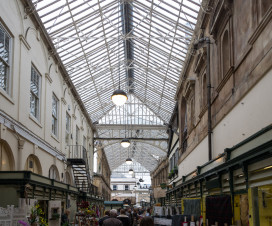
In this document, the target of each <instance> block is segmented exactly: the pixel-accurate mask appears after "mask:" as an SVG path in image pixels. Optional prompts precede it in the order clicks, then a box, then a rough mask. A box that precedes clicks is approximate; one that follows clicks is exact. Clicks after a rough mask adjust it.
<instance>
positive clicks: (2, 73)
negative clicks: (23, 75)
mask: <svg viewBox="0 0 272 226" xmlns="http://www.w3.org/2000/svg"><path fill="white" fill-rule="evenodd" d="M7 74H8V72H7V67H6V66H5V65H4V64H3V63H2V62H1V61H0V87H1V88H2V89H3V90H5V91H7V85H8V80H7Z"/></svg>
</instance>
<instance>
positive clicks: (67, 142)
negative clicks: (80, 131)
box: [65, 111, 71, 144]
mask: <svg viewBox="0 0 272 226" xmlns="http://www.w3.org/2000/svg"><path fill="white" fill-rule="evenodd" d="M67 119H69V120H67ZM67 121H68V122H69V125H68V127H69V129H68V130H67ZM70 134H71V116H70V114H69V113H68V112H67V111H66V115H65V143H66V144H69V141H70Z"/></svg>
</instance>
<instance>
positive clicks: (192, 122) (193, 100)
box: [190, 96, 195, 128]
mask: <svg viewBox="0 0 272 226" xmlns="http://www.w3.org/2000/svg"><path fill="white" fill-rule="evenodd" d="M190 108H191V109H190V118H191V123H190V124H191V128H193V127H194V124H195V98H194V96H193V97H192V99H191V102H190Z"/></svg>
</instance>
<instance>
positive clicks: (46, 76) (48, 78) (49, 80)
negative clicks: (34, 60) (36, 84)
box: [45, 73, 53, 84]
mask: <svg viewBox="0 0 272 226" xmlns="http://www.w3.org/2000/svg"><path fill="white" fill-rule="evenodd" d="M45 78H46V79H47V80H48V82H49V83H50V84H51V83H52V82H53V80H52V78H51V76H50V75H49V74H48V73H45Z"/></svg>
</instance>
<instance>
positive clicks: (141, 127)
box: [95, 124, 167, 131]
mask: <svg viewBox="0 0 272 226" xmlns="http://www.w3.org/2000/svg"><path fill="white" fill-rule="evenodd" d="M124 126H125V125H120V124H115V125H108V124H107V125H105V124H104V125H103V124H97V125H95V128H96V129H97V130H99V129H107V130H112V129H114V130H124ZM129 129H130V130H165V131H166V130H167V126H155V125H129Z"/></svg>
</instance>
